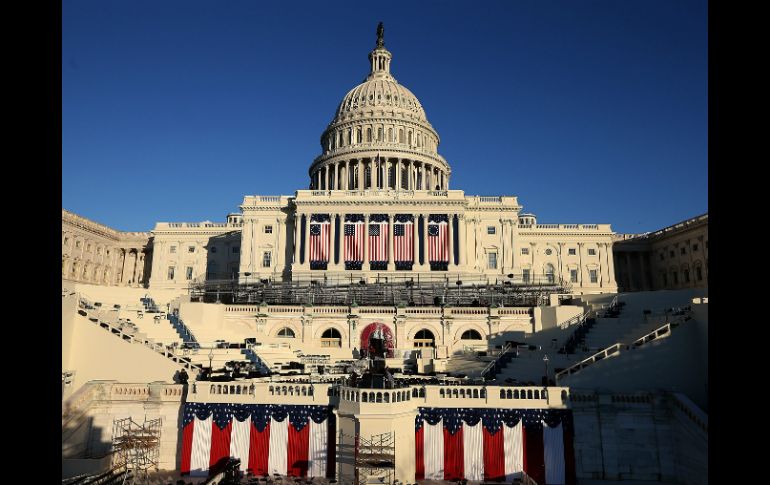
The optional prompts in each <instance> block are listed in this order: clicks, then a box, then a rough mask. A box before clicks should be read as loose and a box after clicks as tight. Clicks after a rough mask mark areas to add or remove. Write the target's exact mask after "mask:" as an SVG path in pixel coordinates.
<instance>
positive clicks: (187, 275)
mask: <svg viewBox="0 0 770 485" xmlns="http://www.w3.org/2000/svg"><path fill="white" fill-rule="evenodd" d="M192 271H193V269H192V266H188V267H187V272H186V274H185V278H187V280H188V281H189V280H191V279H192Z"/></svg>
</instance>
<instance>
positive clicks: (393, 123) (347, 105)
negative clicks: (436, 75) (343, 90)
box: [309, 37, 451, 190]
mask: <svg viewBox="0 0 770 485" xmlns="http://www.w3.org/2000/svg"><path fill="white" fill-rule="evenodd" d="M377 44H378V45H377V47H376V48H375V49H374V50H373V51H372V52H370V53H369V62H370V69H371V70H370V73H369V75H368V77H367V78H366V79H365V80H364V82H363V83H361V84H359V85H358V86H356V87H354V88H353V89H351V90H350V91H349V92H348V93H347V94H346V95H345V97H344V98H343V99H342V102H341V103H340V104H339V107H338V108H337V112H336V115H335V117H334V119H333V120H332V122H331V123H330V124H329V126H328V127H327V128H326V130H325V131H324V132H323V134H322V135H321V149H322V150H323V153H322V154H321V155H320V156H318V157H317V158H316V159H315V160H314V161H313V164H312V165H311V167H310V171H309V174H310V189H314V190H367V189H392V190H447V189H448V188H449V176H450V173H451V169H450V168H449V165H448V164H447V162H446V160H444V158H443V157H441V155H439V154H438V152H437V150H438V145H439V142H440V140H439V136H438V133H436V131H435V130H434V129H433V127H432V126H431V124H430V123H429V122H428V120H427V117H426V115H425V110H424V109H423V107H422V105H421V104H420V101H419V100H418V99H417V97H416V96H415V95H414V94H412V92H411V91H409V90H408V89H407V88H405V87H404V86H402V85H400V84H399V83H398V81H396V79H395V78H394V77H393V76H392V75H391V74H390V62H391V59H392V58H393V56H392V54H391V53H390V52H389V51H388V50H387V49H385V47H384V41H383V40H382V38H381V37H380V38H378V42H377Z"/></svg>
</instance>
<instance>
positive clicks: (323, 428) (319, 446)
mask: <svg viewBox="0 0 770 485" xmlns="http://www.w3.org/2000/svg"><path fill="white" fill-rule="evenodd" d="M309 426H310V435H309V436H308V453H307V456H308V462H309V463H308V467H307V474H308V476H310V477H325V476H326V453H327V450H328V448H327V446H328V437H329V419H328V418H327V419H325V420H324V422H323V423H321V424H318V423H316V422H315V421H313V420H312V419H311V420H310V424H309Z"/></svg>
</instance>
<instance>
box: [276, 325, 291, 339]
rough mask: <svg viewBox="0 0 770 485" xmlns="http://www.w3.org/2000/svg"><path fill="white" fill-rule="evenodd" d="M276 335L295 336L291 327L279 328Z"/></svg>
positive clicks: (283, 336)
mask: <svg viewBox="0 0 770 485" xmlns="http://www.w3.org/2000/svg"><path fill="white" fill-rule="evenodd" d="M276 337H281V338H294V337H295V335H294V330H292V329H290V328H289V327H283V328H282V329H280V330H278V333H277V334H276Z"/></svg>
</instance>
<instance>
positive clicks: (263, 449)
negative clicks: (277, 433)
mask: <svg viewBox="0 0 770 485" xmlns="http://www.w3.org/2000/svg"><path fill="white" fill-rule="evenodd" d="M269 453H270V423H269V422H268V423H267V426H265V429H264V430H262V432H261V433H260V432H259V431H257V427H256V426H254V424H253V423H252V425H251V435H250V436H249V469H251V473H253V474H254V475H257V476H263V475H269V474H270V471H269V470H268V469H267V459H268V454H269Z"/></svg>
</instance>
